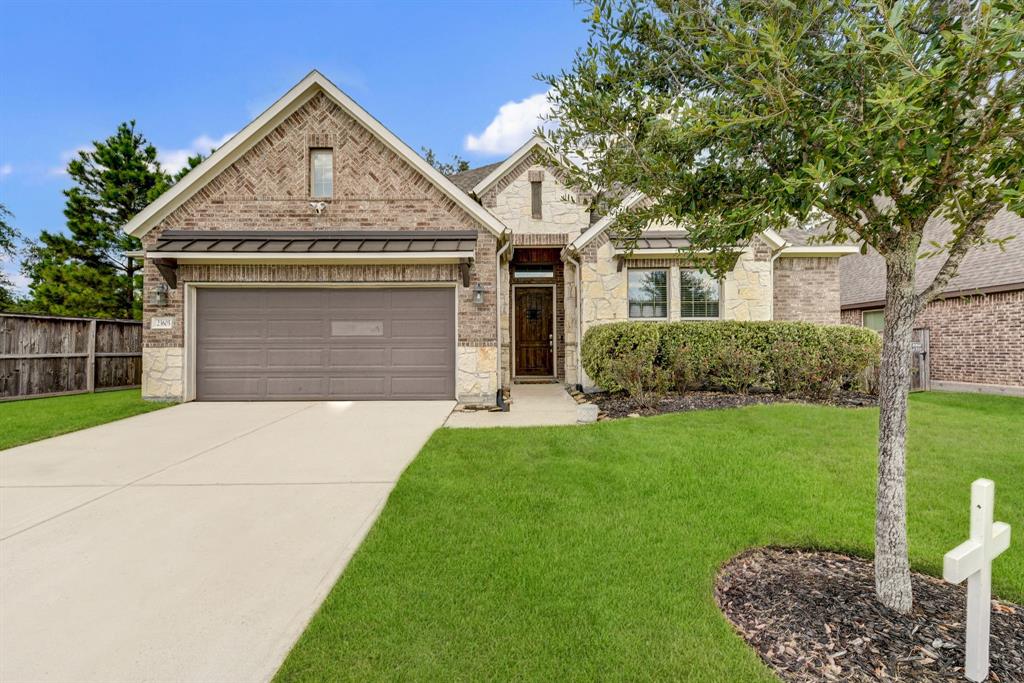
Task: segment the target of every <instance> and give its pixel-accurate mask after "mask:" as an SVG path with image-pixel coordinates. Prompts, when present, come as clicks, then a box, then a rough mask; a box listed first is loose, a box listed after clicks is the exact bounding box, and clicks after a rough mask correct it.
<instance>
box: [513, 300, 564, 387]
mask: <svg viewBox="0 0 1024 683" xmlns="http://www.w3.org/2000/svg"><path fill="white" fill-rule="evenodd" d="M515 293H516V294H515V332H516V342H515V346H516V348H515V354H516V366H515V371H516V376H518V377H526V376H530V375H533V376H538V377H551V376H553V375H554V374H555V315H554V314H555V306H554V304H555V295H554V290H553V289H552V288H551V287H516V289H515Z"/></svg>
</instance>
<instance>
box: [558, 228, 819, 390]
mask: <svg viewBox="0 0 1024 683" xmlns="http://www.w3.org/2000/svg"><path fill="white" fill-rule="evenodd" d="M581 258H582V260H581V268H582V273H581V277H582V283H581V289H582V292H583V306H582V315H581V318H582V328H583V329H582V332H583V333H584V334H586V331H587V329H588V328H589V327H591V326H592V325H598V324H601V323H607V322H614V321H616V320H628V319H629V298H628V280H627V271H628V270H629V268H631V267H632V268H668V269H669V282H668V306H669V317H668V318H667V319H668V320H681V319H682V318H681V316H680V302H679V270H680V266H681V265H682V267H684V268H685V263H681V262H682V259H681V258H658V259H628V260H627V261H626V263H625V265H624V267H623V268H622V270H621V271H617V270H616V267H617V263H616V259H615V258H614V256H613V250H612V245H611V243H610V241H609V240H608V237H607V236H606V235H600V236H598V237H596V238H595V239H594V240H593V241H592V242H590V244H588V245H587V246H586V247H584V248H583V253H582V254H581ZM771 265H772V264H771V251H770V250H769V249H768V247H767V246H766V245H764V244H763V242H761V240H755V241H754V243H753V244H752V245H751V246H750V247H749V248H747V249H744V251H743V253H742V254H741V255H740V257H739V259H738V260H737V262H736V265H735V267H734V268H733V270H732V271H731V272H729V273H727V274H726V276H725V277H724V278H723V280H722V302H721V307H720V310H721V319H723V320H770V319H771V306H772V277H771ZM569 277H570V275H568V274H567V275H566V278H569ZM573 305H574V304H573ZM568 307H569V304H568V303H567V304H566V308H568ZM837 310H838V307H837ZM574 373H575V370H574ZM583 374H584V376H583V377H582V378H581V379H580V383H581V384H583V385H584V386H585V387H588V388H590V385H591V382H590V380H589V378H588V377H586V373H585V372H584V373H583Z"/></svg>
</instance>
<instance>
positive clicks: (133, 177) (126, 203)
mask: <svg viewBox="0 0 1024 683" xmlns="http://www.w3.org/2000/svg"><path fill="white" fill-rule="evenodd" d="M202 159H203V157H202V155H196V156H194V157H192V158H190V159H189V163H188V165H187V166H186V167H185V168H184V169H182V170H181V171H180V172H179V173H177V174H176V175H175V176H174V177H171V176H170V175H168V174H167V173H166V172H165V171H164V170H163V168H161V166H160V162H159V161H158V159H157V150H156V147H154V146H153V145H152V144H150V143H149V142H148V141H147V140H146V138H145V137H144V136H143V135H142V134H141V133H139V132H138V131H137V130H136V129H135V122H134V121H130V122H127V123H122V124H121V125H120V126H118V128H117V132H116V133H114V134H113V135H112V136H110V137H108V138H107V139H106V140H102V141H95V142H93V145H92V149H89V150H84V151H81V152H79V153H78V156H77V157H76V158H74V159H72V160H71V161H70V162H69V163H68V175H69V176H70V177H71V180H72V181H73V182H74V185H73V186H72V187H71V188H69V189H67V190H65V191H64V195H65V197H66V203H65V208H64V216H65V217H66V219H67V234H65V233H62V232H50V231H45V230H44V231H43V232H42V233H41V234H40V236H39V242H38V243H37V244H35V245H33V246H32V247H30V248H29V250H28V254H27V258H26V260H25V263H24V271H25V274H26V275H27V276H28V277H29V278H30V285H29V290H30V292H31V296H32V304H31V305H32V308H33V309H34V310H36V311H39V312H43V313H50V314H54V315H76V316H95V317H104V318H107V317H109V318H133V317H135V318H137V317H139V316H140V315H141V301H140V300H139V296H138V292H139V291H140V289H141V282H140V279H141V275H140V273H141V265H140V264H139V263H138V262H136V261H135V260H133V259H131V258H129V257H128V256H127V255H126V252H129V251H132V250H137V249H139V248H141V243H140V242H139V240H138V239H136V238H134V237H132V236H130V235H127V234H125V232H124V230H123V227H124V225H125V224H126V223H127V222H128V221H129V220H131V218H132V217H133V216H135V214H136V213H138V212H139V211H141V210H142V209H143V208H145V206H146V205H147V204H149V203H150V202H151V201H153V200H154V199H156V198H157V197H158V196H160V194H161V193H163V192H164V191H166V190H167V189H168V188H169V187H170V186H171V185H172V184H173V183H174V182H176V181H177V180H179V179H180V178H182V177H184V175H185V174H186V173H187V172H188V171H189V170H190V169H191V168H193V167H195V166H196V165H198V163H199V162H200V161H202Z"/></svg>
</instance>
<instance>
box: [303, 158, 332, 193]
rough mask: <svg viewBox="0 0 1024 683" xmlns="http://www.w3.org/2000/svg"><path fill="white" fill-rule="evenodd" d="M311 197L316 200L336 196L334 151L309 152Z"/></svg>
mask: <svg viewBox="0 0 1024 683" xmlns="http://www.w3.org/2000/svg"><path fill="white" fill-rule="evenodd" d="M309 196H310V197H314V198H316V199H330V198H331V197H333V196H334V150H331V149H322V148H321V149H311V150H309Z"/></svg>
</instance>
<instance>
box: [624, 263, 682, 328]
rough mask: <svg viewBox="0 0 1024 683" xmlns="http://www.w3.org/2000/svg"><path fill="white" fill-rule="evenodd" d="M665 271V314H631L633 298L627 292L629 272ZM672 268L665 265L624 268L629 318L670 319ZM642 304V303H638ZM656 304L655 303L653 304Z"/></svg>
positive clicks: (627, 315) (627, 314)
mask: <svg viewBox="0 0 1024 683" xmlns="http://www.w3.org/2000/svg"><path fill="white" fill-rule="evenodd" d="M659 271H660V272H663V273H665V315H659V316H637V315H633V312H632V308H633V300H632V298H631V297H630V294H629V276H630V274H631V273H653V272H659ZM671 292H672V269H671V268H665V267H654V268H630V267H627V268H626V317H627V318H628V319H629V320H670V319H671V317H672V301H671ZM640 305H641V306H643V304H640ZM654 305H656V304H654Z"/></svg>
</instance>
